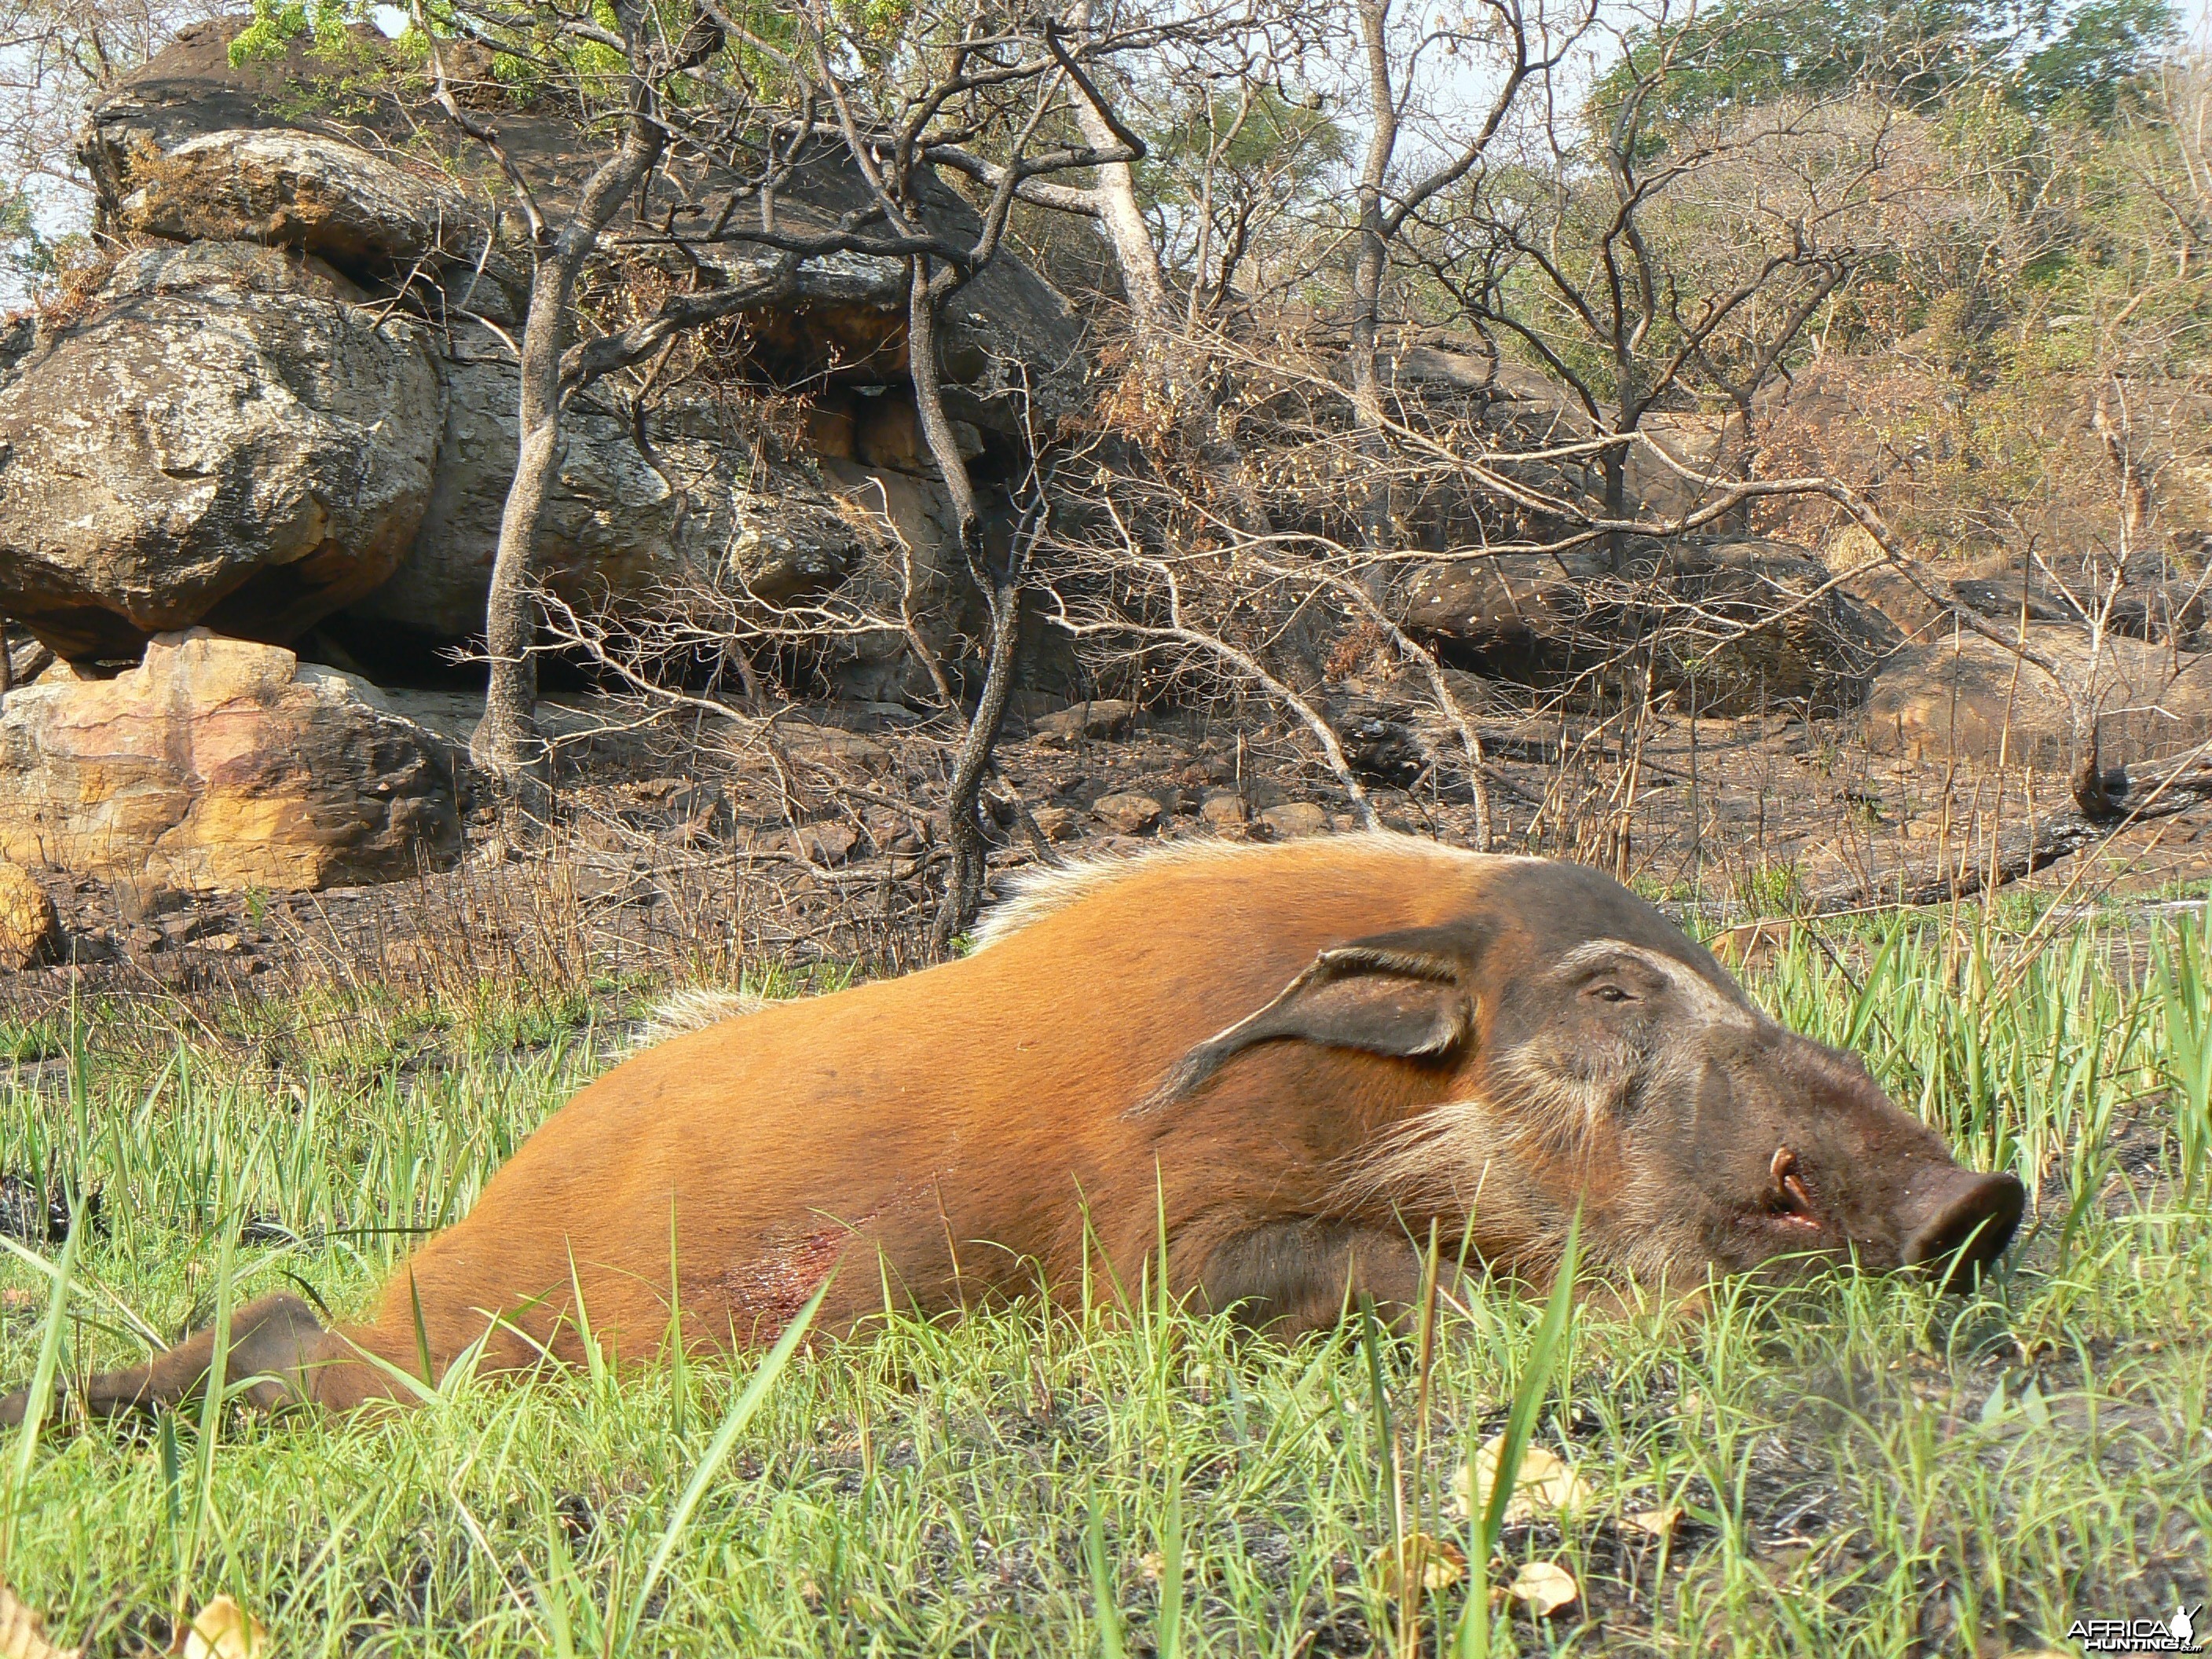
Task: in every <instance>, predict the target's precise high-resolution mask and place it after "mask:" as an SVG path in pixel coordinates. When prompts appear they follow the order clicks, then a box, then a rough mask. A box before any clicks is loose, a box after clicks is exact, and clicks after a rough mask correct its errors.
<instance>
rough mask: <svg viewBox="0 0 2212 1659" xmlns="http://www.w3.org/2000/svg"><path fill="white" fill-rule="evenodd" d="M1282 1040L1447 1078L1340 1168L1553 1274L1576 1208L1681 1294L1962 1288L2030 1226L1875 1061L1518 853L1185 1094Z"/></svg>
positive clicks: (1357, 1185) (1174, 1087) (2014, 1195)
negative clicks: (1806, 1032)
mask: <svg viewBox="0 0 2212 1659" xmlns="http://www.w3.org/2000/svg"><path fill="white" fill-rule="evenodd" d="M1285 1036H1286V1037H1302V1038H1304V1039H1306V1040H1308V1041H1317V1042H1322V1043H1326V1044H1331V1045H1334V1046H1338V1047H1344V1048H1357V1049H1364V1050H1366V1051H1367V1052H1370V1053H1374V1054H1386V1055H1392V1056H1395V1057H1398V1058H1401V1059H1407V1060H1416V1061H1419V1062H1421V1063H1425V1064H1427V1065H1430V1066H1435V1067H1437V1068H1438V1069H1439V1070H1440V1071H1441V1072H1442V1073H1444V1075H1443V1077H1442V1078H1440V1079H1439V1085H1440V1091H1441V1093H1442V1094H1443V1103H1441V1104H1438V1105H1435V1106H1432V1107H1429V1108H1427V1109H1423V1110H1421V1111H1419V1112H1417V1113H1416V1114H1415V1115H1413V1117H1411V1118H1410V1119H1409V1120H1407V1121H1405V1122H1404V1123H1402V1124H1401V1125H1400V1126H1399V1127H1396V1128H1395V1130H1393V1131H1390V1132H1388V1133H1384V1134H1383V1136H1382V1137H1381V1138H1380V1139H1377V1140H1376V1142H1375V1143H1374V1144H1373V1145H1372V1146H1368V1147H1366V1148H1364V1149H1363V1151H1362V1152H1361V1153H1360V1154H1359V1155H1358V1158H1356V1159H1355V1160H1354V1161H1353V1163H1352V1166H1351V1167H1350V1168H1348V1169H1347V1170H1346V1171H1345V1172H1344V1174H1343V1179H1342V1182H1341V1183H1340V1188H1339V1199H1340V1202H1341V1203H1342V1204H1343V1205H1344V1206H1346V1208H1354V1207H1357V1208H1363V1209H1367V1208H1373V1207H1376V1206H1387V1207H1388V1208H1389V1209H1391V1210H1393V1211H1395V1212H1397V1213H1399V1214H1400V1215H1401V1216H1408V1215H1414V1216H1418V1215H1431V1216H1434V1215H1442V1216H1444V1217H1447V1218H1449V1217H1452V1216H1472V1217H1473V1218H1474V1234H1475V1237H1477V1239H1478V1240H1479V1241H1481V1242H1483V1243H1485V1244H1486V1248H1487V1249H1489V1250H1490V1251H1491V1252H1492V1253H1493V1254H1503V1255H1508V1256H1512V1257H1517V1258H1519V1259H1521V1260H1523V1261H1528V1262H1530V1263H1532V1264H1534V1265H1541V1264H1542V1262H1543V1261H1544V1259H1545V1257H1546V1255H1547V1253H1549V1252H1553V1251H1556V1249H1557V1248H1558V1245H1559V1241H1560V1240H1561V1239H1562V1238H1563V1237H1564V1234H1565V1230H1566V1226H1567V1224H1568V1221H1569V1218H1571V1216H1572V1215H1573V1214H1574V1213H1575V1212H1576V1210H1577V1207H1578V1206H1579V1208H1580V1210H1581V1213H1582V1217H1583V1237H1584V1240H1585V1243H1586V1248H1587V1250H1588V1253H1589V1255H1590V1256H1591V1257H1592V1258H1593V1259H1595V1260H1598V1261H1607V1262H1610V1263H1611V1264H1612V1265H1613V1266H1615V1267H1622V1268H1626V1269H1628V1270H1630V1271H1632V1272H1633V1273H1637V1274H1638V1275H1639V1276H1641V1277H1646V1278H1656V1277H1659V1276H1662V1275H1663V1276H1664V1277H1665V1278H1666V1279H1668V1280H1670V1281H1672V1282H1674V1283H1676V1284H1680V1283H1683V1282H1685V1280H1692V1281H1694V1280H1698V1279H1703V1277H1704V1276H1705V1273H1706V1272H1707V1270H1708V1269H1711V1268H1717V1269H1719V1270H1721V1271H1723V1272H1738V1271H1745V1270H1752V1269H1758V1270H1762V1271H1765V1272H1767V1273H1780V1274H1784V1275H1786V1274H1790V1273H1794V1272H1796V1271H1801V1270H1802V1269H1803V1268H1805V1267H1809V1266H1811V1265H1813V1264H1815V1263H1817V1262H1818V1261H1820V1260H1821V1259H1822V1258H1829V1259H1834V1260H1856V1261H1857V1262H1858V1263H1859V1264H1860V1265H1862V1266H1863V1267H1870V1268H1876V1269H1886V1268H1895V1267H1918V1268H1922V1269H1923V1270H1927V1271H1932V1272H1939V1273H1945V1274H1947V1275H1965V1274H1967V1273H1972V1271H1975V1270H1978V1269H1979V1268H1982V1267H1986V1266H1987V1265H1989V1264H1990V1263H1991V1262H1993V1261H1995V1260H1996V1257H1997V1256H1998V1255H1999V1254H2000V1253H2001V1252H2002V1250H2003V1249H2004V1248H2005V1246H2006V1244H2007V1243H2008V1242H2009V1241H2010V1239H2011V1237H2012V1234H2013V1231H2014V1229H2015V1226H2017V1225H2018V1224H2019V1221H2020V1216H2021V1205H2022V1200H2023V1196H2024V1194H2023V1193H2022V1190H2021V1184H2020V1182H2018V1181H2016V1180H2015V1179H2014V1178H2013V1177H2012V1176H2008V1175H1991V1174H1984V1173H1980V1172H1978V1171H1975V1170H1967V1169H1965V1168H1962V1167H1961V1166H1960V1164H1958V1163H1957V1162H1956V1161H1955V1160H1954V1158H1952V1156H1951V1154H1950V1151H1949V1148H1948V1147H1947V1146H1945V1144H1944V1142H1943V1139H1942V1137H1941V1136H1940V1135H1938V1134H1937V1133H1936V1132H1935V1131H1934V1130H1932V1129H1930V1128H1929V1127H1927V1126H1926V1125H1925V1124H1923V1123H1922V1122H1920V1121H1918V1120H1917V1119H1915V1118H1913V1117H1911V1116H1910V1115H1907V1114H1906V1113H1905V1112H1903V1111H1901V1110H1899V1108H1898V1107H1897V1106H1896V1105H1895V1104H1894V1103H1892V1102H1891V1101H1890V1100H1889V1098H1888V1097H1887V1096H1886V1095H1885V1094H1883V1092H1882V1091H1881V1088H1880V1086H1879V1085H1876V1083H1875V1080H1874V1079H1873V1077H1872V1076H1871V1075H1870V1074H1869V1073H1868V1071H1867V1069H1866V1067H1865V1066H1864V1065H1863V1063H1862V1062H1861V1061H1860V1060H1859V1059H1858V1057H1857V1055H1856V1054H1847V1053H1844V1052H1841V1051H1839V1050H1837V1049H1834V1048H1827V1047H1826V1046H1824V1045H1823V1044H1820V1043H1818V1042H1814V1041H1812V1040H1811V1039H1810V1038H1808V1037H1804V1036H1799V1035H1798V1034H1796V1032H1793V1031H1790V1030H1785V1029H1784V1028H1783V1027H1782V1026H1781V1025H1779V1024H1777V1023H1776V1022H1775V1021H1774V1020H1773V1019H1771V1018H1769V1017H1768V1016H1767V1015H1766V1014H1765V1012H1763V1011H1762V1010H1760V1009H1759V1007H1758V1006H1757V1005H1756V1004H1754V1003H1753V1001H1752V1000H1750V998H1749V997H1747V995H1746V994H1744V992H1743V990H1742V988H1741V987H1740V986H1738V985H1737V983H1736V982H1735V980H1734V979H1733V978H1732V977H1731V976H1730V975H1729V973H1728V972H1727V970H1726V969H1723V967H1722V966H1721V964H1720V963H1718V962H1717V961H1715V960H1714V958H1713V957H1712V956H1711V953H1710V952H1708V951H1705V950H1704V949H1702V948H1701V947H1699V945H1696V944H1694V943H1693V942H1692V940H1690V939H1688V938H1686V936H1685V935H1684V934H1683V933H1681V932H1680V929H1678V928H1676V927H1674V925H1673V924H1672V923H1671V922H1669V921H1668V920H1667V919H1666V918H1665V917H1664V916H1662V915H1660V913H1659V912H1658V911H1656V909H1654V908H1652V907H1651V906H1650V905H1649V904H1646V903H1645V902H1643V901H1642V900H1641V899H1638V897H1637V896H1635V895H1634V894H1632V893H1631V892H1629V891H1628V890H1626V888H1624V887H1622V886H1620V884H1618V883H1616V882H1613V881H1612V880H1610V879H1608V878H1606V877H1604V876H1601V875H1600V874H1598V873H1597V872H1594V871H1590V870H1587V869H1583V868H1580V867H1578V866H1571V865H1565V864H1555V863H1548V862H1543V861H1539V860H1510V861H1507V860H1498V861H1497V863H1496V865H1495V866H1492V871H1491V872H1490V873H1489V874H1488V876H1487V877H1486V879H1485V880H1484V881H1483V882H1482V884H1480V888H1479V890H1476V891H1475V892H1474V894H1472V895H1471V896H1470V900H1469V903H1468V909H1467V913H1466V915H1464V916H1462V917H1461V918H1458V919H1455V920H1453V921H1448V922H1445V923H1443V924H1441V925H1438V926H1435V927H1423V928H1418V929H1413V930H1409V931H1407V932H1403V933H1393V934H1389V935H1386V936H1382V937H1377V938H1374V939H1359V940H1350V941H1346V943H1345V944H1344V945H1340V946H1337V947H1334V948H1332V949H1330V950H1328V951H1323V952H1322V955H1321V957H1319V958H1318V959H1317V960H1316V962H1315V963H1313V964H1312V966H1311V967H1310V968H1309V969H1307V970H1306V971H1305V972H1304V974H1302V975H1299V976H1298V978H1297V980H1296V981H1293V982H1292V983H1291V985H1290V986H1289V987H1287V988H1286V989H1285V991H1284V992H1283V994H1281V995H1280V996H1279V997H1278V998H1277V999H1275V1000H1274V1001H1273V1002H1272V1003H1270V1004H1269V1005H1268V1006H1267V1007H1266V1008H1264V1009H1262V1010H1261V1011H1260V1012H1257V1013H1255V1015H1253V1016H1252V1017H1251V1018H1249V1019H1247V1020H1245V1021H1243V1022H1242V1023H1241V1024H1239V1025H1237V1026H1235V1027H1232V1028H1231V1030H1227V1031H1225V1032H1223V1033H1222V1034H1221V1036H1218V1037H1217V1038H1215V1039H1214V1040H1213V1041H1212V1042H1210V1043H1208V1044H1206V1045H1205V1047H1203V1048H1200V1050H1198V1051H1197V1052H1196V1053H1195V1054H1193V1055H1192V1056H1191V1057H1190V1059H1189V1060H1187V1061H1186V1062H1185V1066H1184V1067H1183V1069H1182V1073H1180V1074H1179V1075H1178V1077H1176V1078H1175V1079H1170V1085H1169V1087H1170V1090H1171V1091H1179V1090H1181V1089H1182V1088H1184V1087H1187V1086H1188V1085H1191V1084H1192V1083H1194V1081H1196V1080H1197V1079H1199V1078H1200V1077H1202V1076H1204V1075H1205V1074H1206V1073H1210V1072H1211V1071H1212V1069H1213V1068H1214V1067H1215V1066H1218V1065H1219V1064H1221V1063H1222V1062H1223V1061H1224V1060H1225V1059H1226V1058H1227V1057H1228V1056H1229V1055H1231V1054H1234V1053H1236V1052H1237V1051H1239V1050H1241V1049H1243V1048H1246V1047H1249V1045H1251V1044H1252V1043H1254V1042H1260V1041H1263V1040H1266V1039H1268V1038H1272V1037H1285Z"/></svg>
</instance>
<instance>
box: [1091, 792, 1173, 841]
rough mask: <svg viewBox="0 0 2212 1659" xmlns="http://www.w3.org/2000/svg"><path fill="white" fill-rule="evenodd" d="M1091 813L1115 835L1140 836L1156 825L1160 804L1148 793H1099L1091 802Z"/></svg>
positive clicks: (1157, 823) (1156, 826)
mask: <svg viewBox="0 0 2212 1659" xmlns="http://www.w3.org/2000/svg"><path fill="white" fill-rule="evenodd" d="M1091 816H1092V817H1095V818H1097V820H1098V821H1099V822H1100V823H1103V824H1105V825H1106V826H1107V827H1108V828H1109V829H1112V830H1113V831H1114V832H1115V834H1116V835H1122V836H1141V835H1143V834H1144V833H1145V832H1146V830H1148V829H1157V828H1158V825H1159V822H1160V804H1159V802H1158V801H1156V800H1154V799H1152V797H1151V796H1150V795H1138V794H1117V795H1101V796H1100V797H1099V798H1098V799H1097V800H1095V801H1093V802H1091Z"/></svg>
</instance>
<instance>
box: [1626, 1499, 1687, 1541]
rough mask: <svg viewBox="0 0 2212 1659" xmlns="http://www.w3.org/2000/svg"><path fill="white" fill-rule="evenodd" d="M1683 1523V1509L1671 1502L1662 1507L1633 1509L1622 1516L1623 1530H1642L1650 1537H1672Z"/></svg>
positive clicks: (1641, 1531)
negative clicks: (1675, 1529)
mask: <svg viewBox="0 0 2212 1659" xmlns="http://www.w3.org/2000/svg"><path fill="white" fill-rule="evenodd" d="M1681 1523H1682V1511H1681V1510H1680V1509H1679V1508H1678V1507H1677V1506H1675V1505H1674V1504H1668V1505H1666V1506H1665V1507H1664V1508H1662V1509H1656V1510H1630V1511H1629V1512H1628V1513H1627V1514H1626V1515H1624V1516H1621V1517H1620V1529H1621V1530H1622V1531H1623V1532H1640V1533H1642V1534H1644V1535H1645V1536H1646V1537H1650V1538H1672V1537H1673V1536H1674V1528H1676V1527H1678V1526H1680V1525H1681Z"/></svg>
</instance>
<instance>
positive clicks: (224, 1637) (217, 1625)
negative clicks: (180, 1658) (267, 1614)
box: [184, 1595, 269, 1659]
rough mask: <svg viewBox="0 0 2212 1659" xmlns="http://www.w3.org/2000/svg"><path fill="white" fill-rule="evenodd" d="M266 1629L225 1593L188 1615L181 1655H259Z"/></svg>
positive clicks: (188, 1658) (229, 1658)
mask: <svg viewBox="0 0 2212 1659" xmlns="http://www.w3.org/2000/svg"><path fill="white" fill-rule="evenodd" d="M268 1640H269V1633H268V1632H266V1631H264V1630H263V1629H262V1628H261V1621H260V1620H258V1619H256V1618H255V1617H254V1616H253V1615H252V1613H248V1612H247V1611H246V1609H245V1608H244V1607H240V1606H239V1605H238V1603H237V1602H235V1601H232V1600H231V1599H230V1597H228V1595H218V1596H216V1598H215V1600H214V1601H210V1602H209V1603H208V1604H207V1605H206V1606H205V1607H202V1608H201V1609H200V1610H199V1611H198V1612H197V1613H194V1614H193V1615H192V1622H191V1626H189V1627H188V1628H187V1629H186V1630H185V1650H184V1652H185V1659H261V1653H262V1650H263V1649H264V1647H266V1646H267V1645H268Z"/></svg>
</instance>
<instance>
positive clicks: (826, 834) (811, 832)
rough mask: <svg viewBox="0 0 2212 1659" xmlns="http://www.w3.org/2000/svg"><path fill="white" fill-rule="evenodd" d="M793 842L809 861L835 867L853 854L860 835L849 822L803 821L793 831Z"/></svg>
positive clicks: (800, 855)
mask: <svg viewBox="0 0 2212 1659" xmlns="http://www.w3.org/2000/svg"><path fill="white" fill-rule="evenodd" d="M791 842H792V846H793V848H794V849H795V850H796V851H797V852H798V854H799V857H800V858H802V859H804V860H805V861H806V862H807V863H809V864H816V865H821V866H824V867H835V866H837V865H840V864H842V863H843V862H844V861H845V860H847V859H848V858H850V857H852V856H853V849H854V848H855V847H857V846H859V845H860V834H859V832H858V831H856V830H855V829H854V828H853V826H852V825H850V824H848V823H802V824H800V825H799V828H797V829H794V830H793V831H792V832H791Z"/></svg>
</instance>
